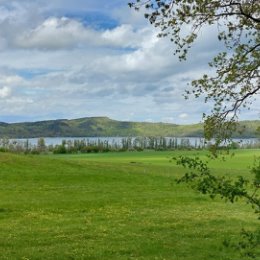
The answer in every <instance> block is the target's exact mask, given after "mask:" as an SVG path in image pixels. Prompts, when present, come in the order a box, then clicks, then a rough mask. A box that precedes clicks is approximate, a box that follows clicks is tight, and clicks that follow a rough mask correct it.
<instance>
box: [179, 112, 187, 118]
mask: <svg viewBox="0 0 260 260" xmlns="http://www.w3.org/2000/svg"><path fill="white" fill-rule="evenodd" d="M188 116H189V115H188V114H186V113H182V114H180V115H179V118H181V119H186V118H188Z"/></svg>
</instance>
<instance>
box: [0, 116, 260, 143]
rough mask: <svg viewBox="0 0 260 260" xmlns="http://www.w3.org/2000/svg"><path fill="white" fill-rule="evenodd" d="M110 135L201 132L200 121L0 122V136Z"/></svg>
mask: <svg viewBox="0 0 260 260" xmlns="http://www.w3.org/2000/svg"><path fill="white" fill-rule="evenodd" d="M240 125H241V126H244V127H245V130H244V131H243V133H242V134H239V133H236V134H234V137H256V136H257V133H256V132H257V131H256V129H257V128H258V127H259V126H260V120H256V121H242V122H240ZM101 136H106V137H111V136H169V137H170V136H176V137H183V136H190V137H191V136H192V137H202V136H203V125H202V124H192V125H176V124H170V123H147V122H123V121H116V120H112V119H110V118H108V117H85V118H79V119H72V120H68V119H59V120H49V121H39V122H25V123H11V124H8V123H3V122H0V138H3V137H8V138H33V137H101Z"/></svg>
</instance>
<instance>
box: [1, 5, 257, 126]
mask: <svg viewBox="0 0 260 260" xmlns="http://www.w3.org/2000/svg"><path fill="white" fill-rule="evenodd" d="M127 2H128V1H127V0H109V1H107V0H95V1H94V0H52V1H46V0H19V1H15V0H0V121H4V122H20V121H37V120H47V119H58V118H68V119H71V118H79V117H89V116H108V117H110V118H113V119H116V120H127V121H153V122H159V121H160V122H174V123H180V124H186V123H196V122H199V121H201V115H202V113H203V112H208V111H210V106H209V105H208V104H204V102H203V100H202V99H200V100H194V99H192V98H191V99H189V100H184V98H183V93H184V89H186V88H187V83H188V82H190V81H191V80H192V79H196V78H198V77H200V75H202V73H205V72H206V73H207V72H208V70H209V69H208V66H207V63H208V62H209V61H210V60H211V58H212V57H213V56H214V55H215V54H216V53H217V52H218V51H219V50H220V49H221V46H220V43H219V42H218V41H217V37H216V33H217V31H216V30H217V29H216V28H209V29H206V30H204V31H203V32H201V35H200V39H199V41H198V42H197V43H196V44H195V46H194V48H193V49H192V51H191V53H190V55H189V60H188V61H187V62H182V63H179V61H178V59H177V58H176V57H175V56H174V55H173V48H174V46H173V45H172V44H171V43H170V42H169V40H168V39H159V38H158V37H157V36H156V35H157V32H156V31H155V29H154V28H153V27H152V26H150V25H149V24H148V23H147V21H146V20H145V19H144V18H143V14H142V13H137V12H134V11H133V10H131V9H129V8H128V6H127ZM259 113H260V111H259V108H258V107H257V106H255V107H254V108H253V109H251V111H248V112H245V113H243V115H242V117H241V118H242V119H257V118H259Z"/></svg>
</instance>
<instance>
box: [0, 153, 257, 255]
mask: <svg viewBox="0 0 260 260" xmlns="http://www.w3.org/2000/svg"><path fill="white" fill-rule="evenodd" d="M181 154H186V155H190V156H193V155H199V156H200V157H201V158H205V160H206V159H207V156H206V152H205V151H200V152H198V151H185V152H184V151H167V152H153V151H149V152H121V153H98V154H78V155H15V154H8V153H0V198H1V200H0V259H1V260H6V259H10V260H13V259H23V260H26V259H28V260H29V259H30V260H31V259H33V260H36V259H39V260H40V259H52V260H55V259H61V260H66V259H75V260H81V259H82V260H83V259H86V260H87V259H88V260H103V259H104V260H106V259H108V260H109V259H111V260H112V259H113V260H126V259H140V260H144V259H147V260H148V259H149V260H153V259H154V260H155V259H156V260H163V259H164V260H166V259H167V260H194V259H198V260H211V259H212V260H213V259H214V260H221V259H223V260H224V259H229V258H231V259H239V257H237V255H236V253H237V252H235V251H233V250H232V249H230V248H226V247H225V246H223V243H222V242H223V241H224V240H225V239H229V238H234V237H236V236H237V235H238V234H239V232H240V231H241V229H242V228H245V229H248V230H254V229H255V228H256V226H257V225H259V223H258V222H259V221H258V220H257V219H256V215H255V214H254V213H253V211H252V209H251V208H250V207H249V206H248V205H246V203H244V202H243V201H238V202H236V203H234V204H232V203H225V202H223V201H222V200H221V199H219V198H217V199H214V200H211V199H210V198H208V197H207V196H204V195H201V194H199V193H197V192H195V191H193V190H192V189H191V188H189V187H187V186H186V185H185V184H177V183H176V181H175V180H176V178H178V177H180V176H182V174H183V173H184V169H183V168H181V167H180V166H177V165H176V163H175V161H174V160H172V158H173V157H175V156H178V155H181ZM255 156H260V150H237V151H236V155H235V156H233V157H228V158H227V159H226V160H225V161H221V160H215V161H213V162H210V164H209V165H210V167H211V169H212V170H213V172H215V173H216V174H229V175H230V176H231V177H235V176H238V175H243V176H248V177H250V175H251V174H250V166H252V164H253V161H254V157H255ZM236 257H237V258H236Z"/></svg>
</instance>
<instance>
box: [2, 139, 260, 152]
mask: <svg viewBox="0 0 260 260" xmlns="http://www.w3.org/2000/svg"><path fill="white" fill-rule="evenodd" d="M211 146H212V143H211V142H208V143H207V142H205V140H204V139H203V138H194V139H191V138H166V137H152V136H150V137H135V138H133V137H126V138H121V139H117V140H114V139H113V140H111V139H107V140H104V139H96V140H90V139H82V140H79V139H76V140H63V141H62V143H61V144H58V145H47V144H46V142H45V139H44V138H39V139H38V141H37V144H35V145H32V144H31V143H30V142H29V140H25V141H16V140H9V139H5V138H4V139H0V151H6V152H7V151H8V152H16V153H32V154H39V153H46V152H52V153H55V154H65V153H98V152H110V151H143V150H155V151H166V150H180V149H183V150H185V149H207V148H209V147H211ZM229 147H230V148H232V149H237V148H246V149H250V148H260V142H259V141H256V140H252V141H248V142H244V143H238V142H233V143H231V144H229Z"/></svg>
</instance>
